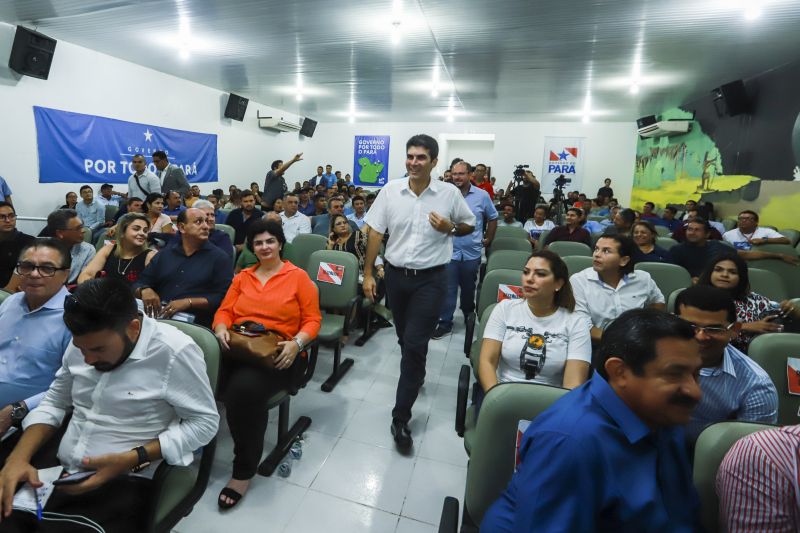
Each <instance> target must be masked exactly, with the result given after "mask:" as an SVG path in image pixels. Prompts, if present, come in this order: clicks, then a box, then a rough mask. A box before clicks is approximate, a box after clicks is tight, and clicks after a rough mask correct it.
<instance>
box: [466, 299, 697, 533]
mask: <svg viewBox="0 0 800 533" xmlns="http://www.w3.org/2000/svg"><path fill="white" fill-rule="evenodd" d="M701 364H702V362H701V359H700V355H699V354H698V348H697V344H696V343H695V342H694V339H693V330H692V328H691V327H690V326H689V325H688V324H687V323H686V322H684V321H683V320H680V319H678V318H677V317H674V316H672V315H668V314H666V313H663V312H660V311H656V310H652V309H637V310H630V311H627V312H626V313H624V314H622V315H621V316H620V317H619V319H618V320H615V321H614V322H612V323H611V325H609V327H608V329H607V330H606V331H605V332H604V333H603V342H602V343H601V344H600V348H599V350H598V353H597V356H596V358H595V369H596V372H595V373H594V375H593V376H592V378H591V379H590V380H589V381H588V382H586V383H585V384H583V385H582V386H580V387H578V388H577V389H574V390H573V391H571V392H569V393H567V394H566V395H564V396H563V397H561V398H560V399H559V400H558V401H556V402H555V403H554V404H553V405H552V406H551V407H550V408H549V409H547V410H546V411H545V412H543V413H542V414H540V415H539V416H538V417H536V419H535V420H534V421H533V422H532V423H531V424H530V426H528V429H527V430H526V431H525V433H524V435H523V437H522V441H521V444H520V448H519V456H520V460H521V463H520V465H519V467H518V468H517V471H516V472H515V473H514V475H513V477H512V478H511V482H510V483H509V485H508V488H507V489H506V490H505V492H504V493H503V494H502V495H501V496H500V498H499V499H498V500H497V501H495V503H494V504H493V505H492V506H491V507H490V508H489V510H488V511H487V512H486V514H485V515H484V516H483V521H482V523H481V533H500V532H512V531H514V532H523V531H524V532H528V531H545V532H547V531H565V532H566V531H569V532H573V531H582V532H583V531H587V532H588V531H598V532H601V531H602V532H611V531H613V532H637V533H638V532H644V531H652V532H655V531H671V532H689V531H700V530H701V526H700V523H699V507H700V504H699V499H698V497H697V493H696V491H695V488H694V486H693V485H692V470H691V465H690V463H689V457H688V454H687V450H686V437H685V433H684V430H683V427H682V426H684V425H685V424H686V423H687V422H688V421H689V419H690V416H691V413H692V409H693V408H694V406H695V405H697V403H698V401H700V397H701V391H700V387H699V386H698V384H697V380H696V376H697V372H698V370H699V369H700V367H701ZM512 459H513V458H512Z"/></svg>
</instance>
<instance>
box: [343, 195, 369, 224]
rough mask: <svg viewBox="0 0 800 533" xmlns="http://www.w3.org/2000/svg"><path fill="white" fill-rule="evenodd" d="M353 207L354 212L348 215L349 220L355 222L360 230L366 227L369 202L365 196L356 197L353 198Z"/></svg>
mask: <svg viewBox="0 0 800 533" xmlns="http://www.w3.org/2000/svg"><path fill="white" fill-rule="evenodd" d="M351 205H352V206H353V212H352V213H351V214H349V215H347V220H351V221H353V222H354V223H355V225H356V227H358V229H359V230H360V229H361V228H363V227H364V219H365V218H366V216H367V201H366V200H364V197H363V196H358V195H356V196H353V200H352V201H351Z"/></svg>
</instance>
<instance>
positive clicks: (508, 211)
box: [497, 203, 523, 228]
mask: <svg viewBox="0 0 800 533" xmlns="http://www.w3.org/2000/svg"><path fill="white" fill-rule="evenodd" d="M500 215H501V217H500V220H498V221H497V226H498V227H501V226H506V227H511V228H521V227H523V226H522V222H520V221H519V220H517V212H516V211H515V210H514V204H508V203H507V204H503V205H502V206H501V207H500Z"/></svg>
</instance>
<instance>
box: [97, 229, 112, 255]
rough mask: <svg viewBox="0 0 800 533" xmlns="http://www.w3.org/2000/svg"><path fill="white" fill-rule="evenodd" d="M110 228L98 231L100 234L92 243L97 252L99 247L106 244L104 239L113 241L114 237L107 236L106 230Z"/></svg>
mask: <svg viewBox="0 0 800 533" xmlns="http://www.w3.org/2000/svg"><path fill="white" fill-rule="evenodd" d="M110 229H111V228H106V229H104V230H103V231H101V232H100V235H98V236H97V242H95V243H94V249H95V250H97V251H98V252H99V251H100V249H101V248H102V247H103V246H105V245H106V241H107V240H108V241H113V240H114V239H113V238H111V237H109V236H108V231H109V230H110Z"/></svg>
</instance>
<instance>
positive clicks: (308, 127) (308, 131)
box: [300, 117, 317, 137]
mask: <svg viewBox="0 0 800 533" xmlns="http://www.w3.org/2000/svg"><path fill="white" fill-rule="evenodd" d="M316 129H317V121H316V120H311V119H310V118H308V117H306V118H304V119H303V126H302V127H301V128H300V135H302V136H303V137H313V136H314V130H316Z"/></svg>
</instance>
